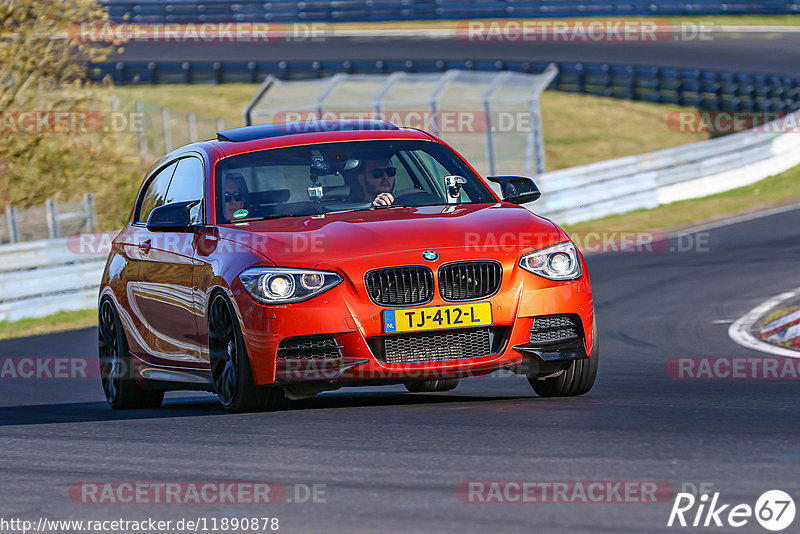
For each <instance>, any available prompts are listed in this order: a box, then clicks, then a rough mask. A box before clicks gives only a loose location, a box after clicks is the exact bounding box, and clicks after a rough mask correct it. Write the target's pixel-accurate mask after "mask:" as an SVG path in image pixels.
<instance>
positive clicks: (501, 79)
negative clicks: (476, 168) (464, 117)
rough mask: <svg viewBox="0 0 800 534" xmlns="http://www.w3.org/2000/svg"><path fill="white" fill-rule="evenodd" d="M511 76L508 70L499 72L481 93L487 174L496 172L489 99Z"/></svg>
mask: <svg viewBox="0 0 800 534" xmlns="http://www.w3.org/2000/svg"><path fill="white" fill-rule="evenodd" d="M509 76H511V73H510V72H509V71H505V72H503V73H501V74H498V75H497V76H495V79H494V80H493V81H492V83H491V85H489V89H487V90H486V92H485V93H484V94H483V112H484V113H485V114H486V117H484V123H485V125H486V151H487V155H488V156H489V174H494V173H495V172H497V171H496V170H495V157H494V137H493V134H492V115H491V112H492V110H491V104H490V103H489V101H490V100H491V98H492V95H493V94H494V92H495V91H497V90H498V89H499V88H500V86H501V85H503V83H505V81H506V80H507V79H508V77H509Z"/></svg>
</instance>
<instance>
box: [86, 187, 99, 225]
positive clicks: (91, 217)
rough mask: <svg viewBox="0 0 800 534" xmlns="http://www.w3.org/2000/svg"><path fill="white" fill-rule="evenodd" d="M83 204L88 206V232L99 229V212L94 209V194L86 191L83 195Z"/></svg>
mask: <svg viewBox="0 0 800 534" xmlns="http://www.w3.org/2000/svg"><path fill="white" fill-rule="evenodd" d="M83 204H84V206H86V225H87V226H88V228H87V229H86V231H87V232H94V231H96V230H97V213H96V212H95V210H94V195H93V194H91V193H86V194H85V195H83Z"/></svg>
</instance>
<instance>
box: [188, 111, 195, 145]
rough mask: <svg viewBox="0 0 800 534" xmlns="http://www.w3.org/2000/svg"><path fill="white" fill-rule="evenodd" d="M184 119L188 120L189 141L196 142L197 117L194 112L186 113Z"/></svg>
mask: <svg viewBox="0 0 800 534" xmlns="http://www.w3.org/2000/svg"><path fill="white" fill-rule="evenodd" d="M186 120H188V121H189V142H191V143H195V142H197V117H195V115H194V113H187V114H186Z"/></svg>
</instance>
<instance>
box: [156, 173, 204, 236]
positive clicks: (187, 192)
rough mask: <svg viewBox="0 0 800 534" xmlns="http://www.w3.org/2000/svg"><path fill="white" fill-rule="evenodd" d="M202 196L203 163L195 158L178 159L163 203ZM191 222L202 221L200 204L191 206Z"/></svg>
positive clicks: (183, 200) (185, 200) (199, 198)
mask: <svg viewBox="0 0 800 534" xmlns="http://www.w3.org/2000/svg"><path fill="white" fill-rule="evenodd" d="M202 198H203V163H202V162H201V161H200V160H199V159H197V158H183V159H181V160H179V161H178V168H177V169H176V170H175V174H173V175H172V182H171V183H170V185H169V189H168V190H167V198H166V202H165V204H171V203H173V202H188V201H190V200H201V199H202ZM190 219H191V222H192V224H197V223H200V222H202V221H201V219H202V208H201V206H200V204H197V205H196V206H193V207H192V210H191V213H190Z"/></svg>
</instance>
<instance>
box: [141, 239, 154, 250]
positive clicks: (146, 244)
mask: <svg viewBox="0 0 800 534" xmlns="http://www.w3.org/2000/svg"><path fill="white" fill-rule="evenodd" d="M151 248H153V245H152V241H151V240H150V239H146V240H144V241H141V242H140V243H139V250H141V251H142V252H150V249H151Z"/></svg>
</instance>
